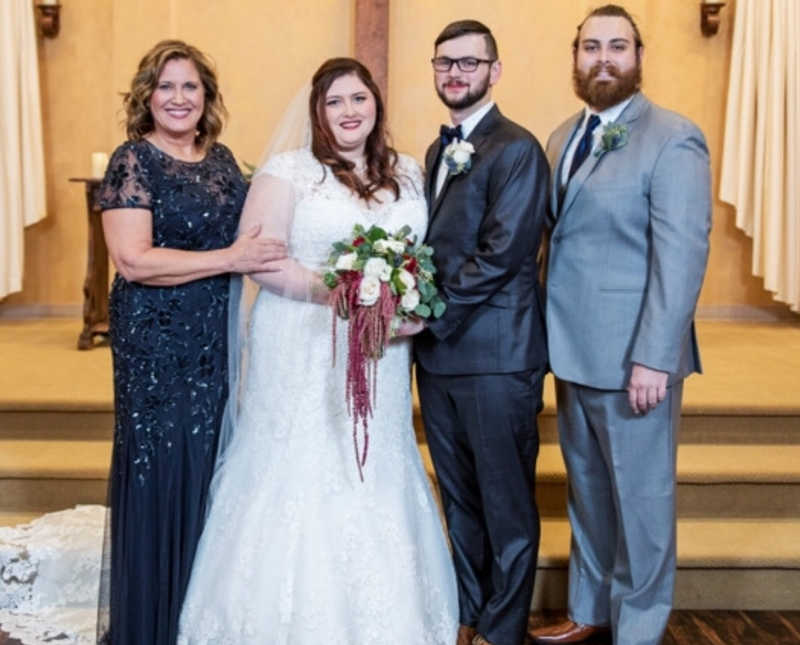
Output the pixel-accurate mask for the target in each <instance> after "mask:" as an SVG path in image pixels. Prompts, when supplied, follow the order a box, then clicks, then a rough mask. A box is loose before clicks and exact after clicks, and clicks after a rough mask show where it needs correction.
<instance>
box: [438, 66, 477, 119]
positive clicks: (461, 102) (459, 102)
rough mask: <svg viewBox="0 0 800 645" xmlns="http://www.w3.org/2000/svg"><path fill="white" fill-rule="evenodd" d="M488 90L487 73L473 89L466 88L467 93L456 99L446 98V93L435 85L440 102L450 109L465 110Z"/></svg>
mask: <svg viewBox="0 0 800 645" xmlns="http://www.w3.org/2000/svg"><path fill="white" fill-rule="evenodd" d="M488 91H489V74H487V75H486V77H485V78H484V79H483V82H482V83H480V84H479V85H478V86H477V87H475V89H468V90H467V93H466V94H465V95H464V96H463V97H461V98H460V99H456V100H451V99H448V98H447V95H446V94H445V93H444V89H440V88H439V87H438V86H437V87H436V93H437V94H438V95H439V98H440V99H442V103H444V104H445V105H446V106H447V107H448V108H450V109H451V110H465V109H467V108H468V107H472V106H473V105H475V104H476V103H478V102H479V101H480V100H481V99H483V97H484V96H486V92H488Z"/></svg>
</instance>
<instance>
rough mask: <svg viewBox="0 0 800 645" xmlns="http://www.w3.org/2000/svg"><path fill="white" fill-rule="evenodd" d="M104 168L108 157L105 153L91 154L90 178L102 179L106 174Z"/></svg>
mask: <svg viewBox="0 0 800 645" xmlns="http://www.w3.org/2000/svg"><path fill="white" fill-rule="evenodd" d="M106 166H108V155H107V154H106V153H105V152H93V153H92V177H94V178H95V179H102V178H103V176H104V175H105V174H106Z"/></svg>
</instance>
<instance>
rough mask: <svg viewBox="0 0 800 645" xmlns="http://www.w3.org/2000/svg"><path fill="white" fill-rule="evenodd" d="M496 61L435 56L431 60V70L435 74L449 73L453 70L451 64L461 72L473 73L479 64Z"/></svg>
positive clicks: (466, 57) (470, 57)
mask: <svg viewBox="0 0 800 645" xmlns="http://www.w3.org/2000/svg"><path fill="white" fill-rule="evenodd" d="M495 60H496V59H488V58H474V57H472V56H465V57H464V58H448V57H447V56H437V57H436V58H431V63H433V69H435V70H436V71H437V72H449V71H450V70H451V69H452V68H453V63H455V64H456V65H457V66H458V69H460V70H461V71H462V72H474V71H475V70H476V69H478V65H480V64H481V63H489V64H491V63H494V62H495Z"/></svg>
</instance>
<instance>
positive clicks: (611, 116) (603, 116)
mask: <svg viewBox="0 0 800 645" xmlns="http://www.w3.org/2000/svg"><path fill="white" fill-rule="evenodd" d="M632 98H633V95H631V96H629V97H628V98H626V99H625V100H624V101H622V102H620V103H617V104H616V105H612V106H611V107H610V108H606V109H605V110H603V111H602V112H594V111H593V110H592V109H591V108H590V107H589V106H588V105H587V106H586V107H585V108H584V111H583V120H582V121H581V125H580V127H579V128H578V129H577V130H576V131H575V135H574V136H573V137H572V141H570V142H569V145H568V146H567V152H566V153H565V154H564V161H563V162H562V163H561V186H566V185H567V182H568V181H569V169H570V166H572V158H573V157H574V156H575V149H576V148H577V147H578V143H579V142H580V140H581V138H582V137H583V133H584V132H585V131H586V124H587V123H588V121H589V117H590V116H592V114H596V115H597V116H599V117H600V125H599V126H598V127H597V128H596V129H595V131H594V132H593V133H592V137H593V138H594V141H593V142H592V152H594V151H595V149H596V148H597V145H598V143H599V141H600V137H601V136H602V130H603V128H604V127H605V126H607V125H608V124H609V123H614V121H616V120H617V119H618V118H619V115H620V114H622V111H623V110H624V109H625V108H626V107H628V103H630V102H631V99H632Z"/></svg>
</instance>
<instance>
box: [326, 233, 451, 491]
mask: <svg viewBox="0 0 800 645" xmlns="http://www.w3.org/2000/svg"><path fill="white" fill-rule="evenodd" d="M410 232H411V229H410V228H409V227H408V226H404V227H403V228H402V229H400V230H399V231H398V232H397V233H395V234H394V235H391V236H389V235H388V234H387V233H386V231H384V230H383V229H381V228H379V227H377V226H373V227H371V228H370V229H369V230H368V231H367V230H365V229H364V228H363V227H362V226H360V225H356V227H355V228H354V229H353V238H352V239H351V240H346V241H341V242H336V243H335V244H334V245H333V252H332V253H331V256H330V258H329V261H328V263H329V265H330V267H331V270H330V271H328V272H327V273H326V274H325V284H326V285H328V287H329V288H330V289H331V292H330V295H329V298H328V302H329V304H330V306H331V310H332V312H333V325H332V334H331V336H332V342H333V361H334V364H335V363H336V319H337V318H343V319H345V320H347V372H346V383H345V399H346V405H347V411H348V413H349V414H350V415H351V416H352V418H353V448H354V450H355V456H356V464H357V466H358V474H359V477H360V478H361V480H362V481H363V480H364V472H363V468H364V465H365V464H366V460H367V451H368V449H369V422H368V419H369V418H370V417H371V416H372V413H373V409H374V406H375V402H376V393H377V385H378V381H377V379H378V361H379V360H380V358H381V357H382V356H383V354H384V352H385V351H386V345H387V344H388V342H389V340H390V339H391V336H392V328H393V325H394V324H395V323H396V322H399V321H400V320H402V319H403V318H410V317H412V316H415V317H418V318H429V317H431V316H433V317H435V318H438V317H439V316H441V315H442V313H444V309H445V304H444V302H443V301H442V299H441V298H440V297H439V296H438V295H437V290H436V286H435V285H434V283H433V274H434V273H435V272H436V269H435V268H434V266H433V262H432V260H431V257H432V256H433V249H431V248H430V247H427V246H424V245H420V246H416V245H415V240H414V239H413V238H409V237H408V235H409V233H410ZM359 426H360V427H361V429H362V431H363V436H364V439H363V446H361V449H359V441H358V429H359Z"/></svg>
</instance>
